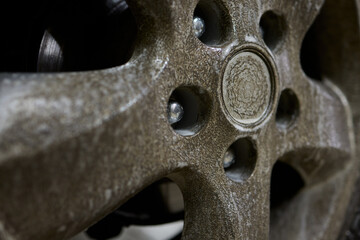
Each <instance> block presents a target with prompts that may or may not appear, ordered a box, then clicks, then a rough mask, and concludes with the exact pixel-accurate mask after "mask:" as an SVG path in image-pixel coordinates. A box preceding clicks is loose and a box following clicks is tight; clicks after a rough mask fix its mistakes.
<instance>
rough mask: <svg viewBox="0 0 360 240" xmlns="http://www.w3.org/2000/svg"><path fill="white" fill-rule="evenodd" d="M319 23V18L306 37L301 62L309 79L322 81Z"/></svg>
mask: <svg viewBox="0 0 360 240" xmlns="http://www.w3.org/2000/svg"><path fill="white" fill-rule="evenodd" d="M318 21H319V20H318V17H317V18H316V20H315V22H314V23H313V24H312V25H311V27H310V29H309V30H308V31H307V33H306V35H305V37H304V40H303V42H302V45H301V51H300V62H301V67H302V69H303V71H304V73H305V74H306V75H307V76H308V77H310V78H312V79H314V80H318V81H320V80H321V75H322V71H321V67H320V56H319V50H318V48H319V47H318V41H317V35H318V27H317V23H318ZM320 30H321V29H320Z"/></svg>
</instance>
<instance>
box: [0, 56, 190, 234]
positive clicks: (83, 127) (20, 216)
mask: <svg viewBox="0 0 360 240" xmlns="http://www.w3.org/2000/svg"><path fill="white" fill-rule="evenodd" d="M144 62H145V63H146V62H150V63H151V64H148V66H147V67H145V66H143V65H142V63H144ZM164 68H166V62H162V61H159V60H158V61H153V60H150V59H141V62H137V61H136V60H134V61H132V62H130V63H128V64H127V65H125V66H123V67H120V68H117V69H110V70H104V71H100V72H84V73H69V74H43V75H42V74H41V75H38V74H29V75H17V74H13V75H2V76H1V77H2V80H1V82H0V89H1V93H0V105H1V113H2V114H1V125H0V126H1V129H0V146H1V147H0V182H1V184H0V203H1V206H2V213H1V215H0V217H1V221H4V224H5V229H9V230H8V231H9V232H10V233H14V234H15V235H16V236H19V237H21V236H26V238H27V239H62V238H64V237H69V236H70V235H72V234H74V233H76V232H78V231H80V230H82V229H84V228H85V227H87V226H88V225H89V224H91V223H92V222H94V221H96V220H98V219H99V218H100V217H102V216H104V214H106V213H108V212H109V211H111V210H113V209H114V208H116V207H117V206H119V205H120V204H122V203H123V202H124V201H126V200H127V199H128V198H130V197H131V196H133V195H134V194H135V193H136V192H138V191H140V190H141V189H142V188H143V187H145V186H146V185H148V184H150V183H151V182H153V181H155V180H157V179H159V178H161V177H163V176H165V175H166V174H168V173H169V172H171V171H173V170H174V169H176V168H177V167H178V165H177V164H176V161H175V159H179V155H178V154H177V153H176V151H173V150H172V149H171V148H170V145H169V144H170V142H169V141H168V140H167V139H168V138H167V136H169V135H170V136H172V135H173V132H172V131H171V128H170V127H169V125H168V123H167V117H166V116H167V114H166V108H167V100H164V99H163V98H161V97H160V96H158V95H157V94H156V90H158V89H157V88H154V84H155V83H157V84H159V82H161V79H162V78H163V77H164V75H166V74H165V72H166V71H165V70H164ZM159 89H160V90H161V88H159ZM149 106H150V108H149ZM183 165H184V163H183ZM19 206H21V207H19Z"/></svg>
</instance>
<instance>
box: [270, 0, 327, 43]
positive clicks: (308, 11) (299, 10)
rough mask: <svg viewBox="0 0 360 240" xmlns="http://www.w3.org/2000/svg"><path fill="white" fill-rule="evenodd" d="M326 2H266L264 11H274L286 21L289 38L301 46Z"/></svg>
mask: <svg viewBox="0 0 360 240" xmlns="http://www.w3.org/2000/svg"><path fill="white" fill-rule="evenodd" d="M324 2H325V0H305V1H295V2H291V1H286V0H285V1H284V0H273V1H266V3H264V4H263V9H264V10H263V11H266V10H272V11H275V12H277V13H279V14H280V15H283V16H284V17H285V19H286V22H287V25H288V28H287V29H288V30H289V32H288V33H287V35H288V36H290V37H291V38H292V40H294V41H295V42H296V43H297V44H298V45H300V44H301V42H302V39H303V38H304V36H305V33H306V32H307V30H309V28H310V26H311V24H312V23H313V21H314V20H315V18H316V16H317V15H318V14H319V12H320V10H321V8H322V6H323V4H324Z"/></svg>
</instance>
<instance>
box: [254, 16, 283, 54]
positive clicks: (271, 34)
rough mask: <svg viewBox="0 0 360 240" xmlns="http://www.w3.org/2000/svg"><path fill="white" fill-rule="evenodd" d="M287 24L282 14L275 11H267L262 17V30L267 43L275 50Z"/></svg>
mask: <svg viewBox="0 0 360 240" xmlns="http://www.w3.org/2000/svg"><path fill="white" fill-rule="evenodd" d="M285 30H286V24H285V20H284V18H283V17H282V16H280V15H278V14H276V13H274V12H273V11H267V12H265V13H264V14H263V15H262V17H261V19H260V32H261V35H262V37H263V39H264V42H265V44H266V45H267V46H268V47H269V48H270V49H271V50H275V49H276V48H277V47H278V46H279V45H280V42H281V40H282V39H283V36H284V35H285V34H284V33H285Z"/></svg>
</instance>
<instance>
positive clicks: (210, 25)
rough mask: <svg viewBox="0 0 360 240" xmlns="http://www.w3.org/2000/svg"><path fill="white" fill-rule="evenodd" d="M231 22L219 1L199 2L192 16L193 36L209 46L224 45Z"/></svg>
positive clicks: (205, 0) (202, 0)
mask: <svg viewBox="0 0 360 240" xmlns="http://www.w3.org/2000/svg"><path fill="white" fill-rule="evenodd" d="M231 29H232V27H231V21H230V17H229V14H228V11H227V9H226V8H225V6H223V5H222V4H220V2H219V1H214V0H213V1H208V0H200V2H199V3H198V5H197V6H196V8H195V11H194V16H193V32H194V35H195V36H196V37H197V38H199V39H200V41H202V42H203V43H205V44H206V45H209V46H218V45H221V44H222V43H224V42H225V41H226V40H227V38H228V36H229V35H230V34H229V33H230V32H231Z"/></svg>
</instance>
